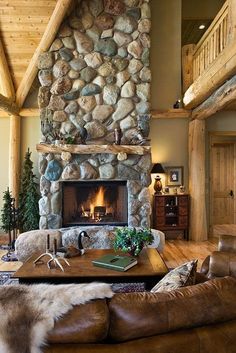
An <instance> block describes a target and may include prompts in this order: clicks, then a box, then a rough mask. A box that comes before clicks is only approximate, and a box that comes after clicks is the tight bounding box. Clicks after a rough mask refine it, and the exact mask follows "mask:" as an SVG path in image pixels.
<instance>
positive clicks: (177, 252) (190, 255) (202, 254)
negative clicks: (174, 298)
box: [0, 238, 218, 271]
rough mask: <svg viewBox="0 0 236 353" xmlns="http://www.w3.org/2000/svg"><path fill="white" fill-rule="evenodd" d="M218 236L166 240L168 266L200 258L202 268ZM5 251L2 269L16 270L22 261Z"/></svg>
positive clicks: (0, 264) (175, 265) (2, 252)
mask: <svg viewBox="0 0 236 353" xmlns="http://www.w3.org/2000/svg"><path fill="white" fill-rule="evenodd" d="M217 243H218V238H211V239H209V240H208V241H204V242H198V243H197V242H194V241H191V240H190V241H186V240H166V244H165V248H164V252H163V259H164V260H165V262H166V265H167V267H168V268H174V267H177V266H179V265H181V264H183V263H184V262H187V261H190V260H193V259H198V269H200V267H201V264H202V262H203V260H204V259H205V258H206V257H207V255H209V254H210V253H211V252H212V251H214V250H216V248H217ZM3 254H4V251H2V250H0V271H16V270H17V269H18V268H19V267H20V266H21V263H20V262H3V261H2V260H1V257H2V255H3Z"/></svg>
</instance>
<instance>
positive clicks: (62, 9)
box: [16, 0, 73, 107]
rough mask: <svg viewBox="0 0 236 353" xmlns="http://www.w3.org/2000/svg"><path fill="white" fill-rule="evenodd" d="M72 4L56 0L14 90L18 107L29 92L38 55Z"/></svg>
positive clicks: (49, 43)
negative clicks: (22, 75)
mask: <svg viewBox="0 0 236 353" xmlns="http://www.w3.org/2000/svg"><path fill="white" fill-rule="evenodd" d="M72 4H73V0H58V1H57V4H56V7H55V9H54V11H53V14H52V16H51V18H50V20H49V22H48V25H47V27H46V30H45V32H44V35H43V37H42V39H41V41H40V43H39V45H38V47H37V49H36V50H35V52H34V55H33V57H32V59H31V60H30V63H29V66H28V67H27V69H26V72H25V75H24V77H23V78H22V80H21V83H20V85H19V88H18V90H17V92H16V103H17V104H18V105H19V107H22V106H23V104H24V101H25V99H26V97H27V94H28V93H29V90H30V88H31V86H32V84H33V81H34V79H35V77H36V75H37V72H38V68H37V62H38V58H39V55H40V54H42V53H43V52H45V51H47V50H48V48H49V47H50V45H51V44H52V42H53V40H54V38H55V36H56V34H57V32H58V30H59V27H60V25H61V22H62V20H63V18H64V17H65V15H66V13H67V11H68V10H69V9H70V7H71V6H72Z"/></svg>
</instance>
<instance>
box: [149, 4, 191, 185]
mask: <svg viewBox="0 0 236 353" xmlns="http://www.w3.org/2000/svg"><path fill="white" fill-rule="evenodd" d="M151 10H152V33H151V40H152V47H151V69H152V91H151V93H152V99H151V105H152V109H164V110H165V109H170V108H172V107H173V104H174V103H175V101H176V100H177V99H178V98H181V0H158V1H157V0H152V2H151ZM150 130H151V131H150V138H151V146H152V161H153V162H160V163H162V164H163V166H183V167H184V185H186V186H188V120H187V119H175V120H169V119H168V120H165V119H152V121H151V129H150ZM162 181H163V184H164V181H165V176H162Z"/></svg>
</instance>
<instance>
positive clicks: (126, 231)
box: [114, 227, 154, 256]
mask: <svg viewBox="0 0 236 353" xmlns="http://www.w3.org/2000/svg"><path fill="white" fill-rule="evenodd" d="M153 240H154V238H153V235H152V232H151V230H150V229H146V228H138V229H136V228H129V227H122V228H116V230H115V241H114V249H115V250H121V251H123V252H126V253H128V254H130V255H131V256H138V255H139V253H140V252H141V250H142V249H143V247H144V246H146V245H150V244H151V243H152V242H153Z"/></svg>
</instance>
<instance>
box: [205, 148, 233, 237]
mask: <svg viewBox="0 0 236 353" xmlns="http://www.w3.org/2000/svg"><path fill="white" fill-rule="evenodd" d="M235 166H236V164H235V143H234V142H222V143H221V142H220V143H218V142H217V143H213V144H212V145H211V202H210V213H211V217H210V223H211V230H213V229H214V226H218V225H226V224H234V223H235V196H234V194H235Z"/></svg>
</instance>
